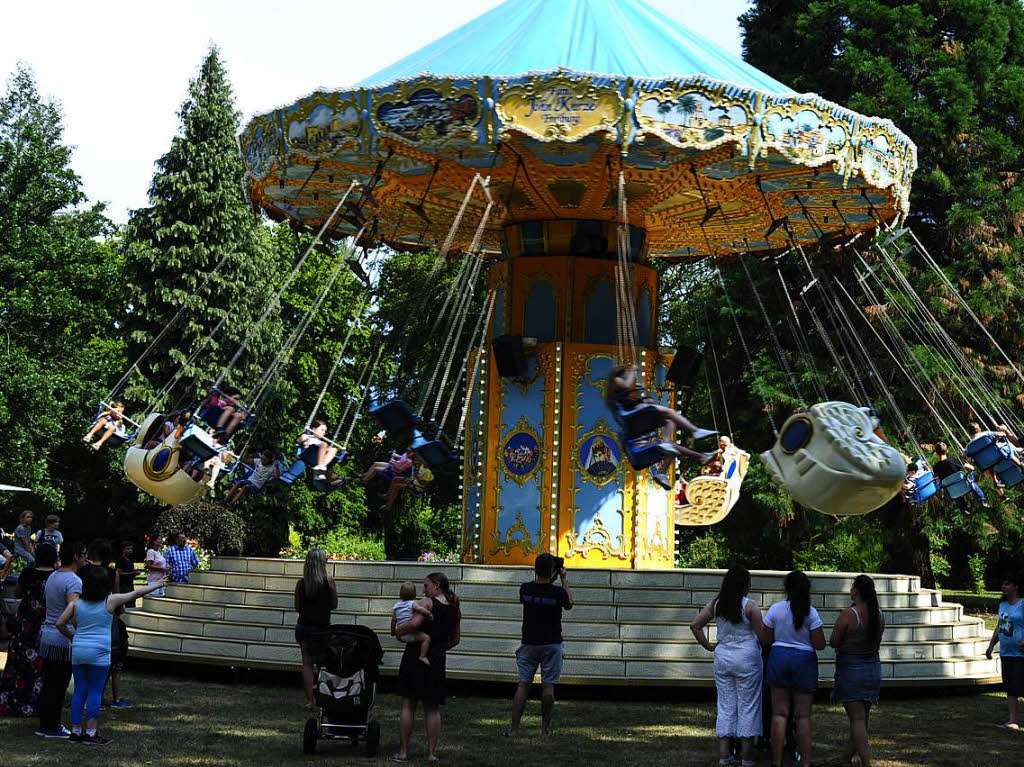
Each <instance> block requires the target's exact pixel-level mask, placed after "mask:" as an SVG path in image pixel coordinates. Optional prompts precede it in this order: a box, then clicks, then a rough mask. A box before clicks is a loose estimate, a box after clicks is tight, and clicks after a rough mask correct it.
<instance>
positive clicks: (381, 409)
mask: <svg viewBox="0 0 1024 767" xmlns="http://www.w3.org/2000/svg"><path fill="white" fill-rule="evenodd" d="M370 415H372V416H373V417H374V418H375V419H376V420H377V423H379V424H380V425H381V426H382V427H383V428H384V431H386V432H387V433H388V436H389V437H393V436H395V435H397V434H402V433H403V432H406V431H409V430H410V429H414V428H416V426H418V425H419V423H420V420H421V419H420V417H419V416H417V415H416V414H415V413H413V412H412V409H411V408H410V407H409V406H408V405H407V404H405V402H403V401H402V400H400V399H393V400H391V401H390V402H385V403H384V404H383V405H375V406H374V407H371V408H370Z"/></svg>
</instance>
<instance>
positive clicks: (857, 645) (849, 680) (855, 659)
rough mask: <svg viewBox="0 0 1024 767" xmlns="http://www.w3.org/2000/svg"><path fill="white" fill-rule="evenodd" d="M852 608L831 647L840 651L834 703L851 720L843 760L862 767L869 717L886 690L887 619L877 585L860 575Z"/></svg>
mask: <svg viewBox="0 0 1024 767" xmlns="http://www.w3.org/2000/svg"><path fill="white" fill-rule="evenodd" d="M850 601H851V602H852V603H853V604H852V606H851V607H849V608H848V609H846V610H843V611H842V612H841V613H839V617H838V618H837V619H836V625H835V627H834V628H833V629H832V637H831V638H830V639H829V644H830V645H832V647H833V648H835V651H836V676H835V684H834V685H833V687H832V702H833V703H842V704H843V708H845V709H846V716H847V718H848V719H849V720H850V742H849V744H848V745H847V746H846V749H845V750H844V752H843V755H842V757H841V759H840V760H841V762H842V763H843V764H844V765H848V764H850V763H851V762H852V761H853V755H854V754H857V755H858V756H859V757H860V763H861V767H870V765H871V749H870V747H869V745H868V717H869V716H870V714H871V706H872V705H874V704H875V703H878V697H879V693H880V691H881V689H882V661H881V659H880V658H879V656H878V648H879V646H880V645H881V644H882V632H884V631H885V619H884V618H883V617H882V611H881V609H880V608H879V606H878V594H877V592H876V591H875V582H874V581H873V580H871V578H869V577H868V576H866V575H858V576H857V577H856V578H854V579H853V586H851V587H850Z"/></svg>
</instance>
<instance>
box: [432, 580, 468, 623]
mask: <svg viewBox="0 0 1024 767" xmlns="http://www.w3.org/2000/svg"><path fill="white" fill-rule="evenodd" d="M427 580H428V581H430V582H431V583H433V584H434V585H435V586H437V587H438V588H439V589H440V590H441V593H442V594H444V598H445V599H447V600H448V604H450V605H451V606H452V607H454V608H455V611H456V612H457V613H458V615H459V617H460V618H461V617H462V608H461V607H459V598H458V597H457V596H455V591H454V590H453V589H452V587H451V584H450V583H448V576H447V575H445V574H444V573H430V574H429V575H428V576H427Z"/></svg>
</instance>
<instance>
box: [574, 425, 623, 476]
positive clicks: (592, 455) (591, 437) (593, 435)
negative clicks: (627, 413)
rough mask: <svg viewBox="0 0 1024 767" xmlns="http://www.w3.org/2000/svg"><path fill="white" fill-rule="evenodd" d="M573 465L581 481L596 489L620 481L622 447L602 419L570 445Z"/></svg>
mask: <svg viewBox="0 0 1024 767" xmlns="http://www.w3.org/2000/svg"><path fill="white" fill-rule="evenodd" d="M572 464H573V466H574V467H575V468H576V470H577V471H578V472H579V476H580V479H582V480H583V481H584V482H589V483H591V484H592V485H594V486H595V487H604V486H605V485H607V484H608V483H609V482H614V481H615V480H620V479H621V478H622V473H623V465H622V447H621V445H619V440H618V438H617V437H616V436H615V432H614V431H612V429H611V427H610V426H609V425H608V423H607V422H606V421H605V420H604V418H598V419H597V421H595V422H594V426H593V428H592V429H590V431H588V432H586V433H585V434H584V435H583V436H582V437H580V438H579V439H578V440H576V442H575V444H573V446H572Z"/></svg>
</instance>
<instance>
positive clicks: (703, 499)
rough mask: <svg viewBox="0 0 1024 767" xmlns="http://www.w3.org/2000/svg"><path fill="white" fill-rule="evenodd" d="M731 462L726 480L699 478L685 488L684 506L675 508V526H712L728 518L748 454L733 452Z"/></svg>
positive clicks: (738, 489)
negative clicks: (732, 466)
mask: <svg viewBox="0 0 1024 767" xmlns="http://www.w3.org/2000/svg"><path fill="white" fill-rule="evenodd" d="M732 459H733V460H734V461H735V467H734V468H733V469H732V473H731V475H730V476H729V477H728V478H726V477H721V476H717V477H716V476H709V475H702V476H699V477H696V478H694V479H693V480H691V481H690V483H689V484H687V486H686V501H687V503H686V505H684V506H676V508H675V523H676V524H677V525H686V526H703V525H714V524H717V523H718V522H721V521H722V520H723V519H725V518H726V517H727V516H728V514H729V512H730V511H732V509H733V507H734V506H735V505H736V502H737V501H738V500H739V497H740V486H741V485H742V484H743V479H744V477H746V476H747V468H748V466H749V464H750V454H749V453H747V452H746V451H744V450H739V449H736V450H735V451H734V452H733V454H732Z"/></svg>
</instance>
